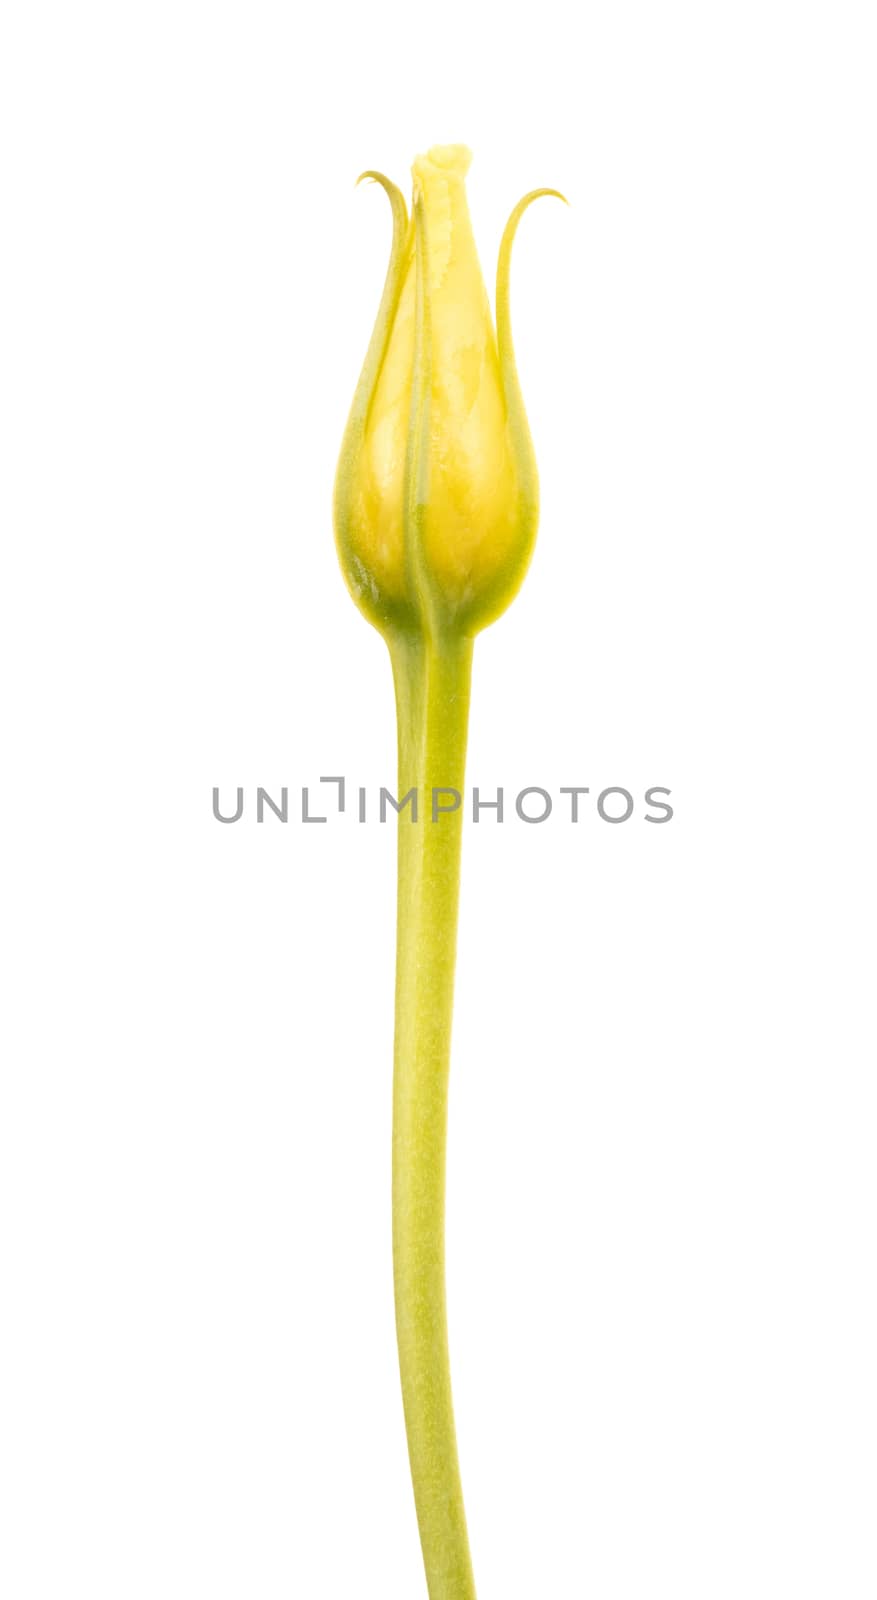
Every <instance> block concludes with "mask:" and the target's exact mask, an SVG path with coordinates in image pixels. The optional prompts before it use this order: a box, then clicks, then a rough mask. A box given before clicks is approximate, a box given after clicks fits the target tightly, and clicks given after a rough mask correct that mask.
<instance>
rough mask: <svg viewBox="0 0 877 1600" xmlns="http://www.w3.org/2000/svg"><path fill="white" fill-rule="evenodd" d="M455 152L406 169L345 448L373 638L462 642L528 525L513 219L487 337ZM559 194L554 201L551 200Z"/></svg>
mask: <svg viewBox="0 0 877 1600" xmlns="http://www.w3.org/2000/svg"><path fill="white" fill-rule="evenodd" d="M470 160H471V157H470V154H469V151H468V150H467V149H465V147H464V146H462V145H448V146H436V147H434V148H433V149H431V150H430V151H429V152H428V154H427V155H425V156H419V157H418V158H417V160H416V161H415V162H414V166H413V169H412V170H413V175H414V199H413V215H412V217H411V219H410V220H409V218H408V213H407V210H406V206H405V202H404V200H403V198H402V195H401V194H400V192H399V190H398V189H397V188H396V187H395V186H394V185H393V184H391V183H390V182H389V180H388V179H386V178H385V177H383V176H382V175H381V174H380V173H375V172H370V173H365V174H363V176H364V177H370V178H373V179H374V180H375V181H376V182H378V183H380V184H381V185H382V187H383V188H384V189H385V191H386V193H387V194H388V196H389V198H390V202H391V205H392V209H393V221H394V230H393V247H392V252H391V257H390V265H389V269H388V272H387V279H386V284H385V287H384V295H383V299H382V302H381V306H380V310H379V313H378V319H377V323H376V325H375V330H374V333H373V335H372V341H371V344H370V346H369V351H368V354H367V356H366V361H365V365H364V367H363V371H362V376H361V378H360V381H359V386H358V388H357V392H356V395H355V398H354V402H353V407H352V410H351V414H350V419H349V421H348V425H347V430H346V433H345V436H344V441H343V445H342V450H341V458H340V461H339V465H338V474H337V478H336V484H335V533H336V541H337V545H338V552H339V558H340V561H341V566H342V569H343V572H344V575H345V578H346V579H347V583H348V586H349V588H350V590H351V593H352V594H353V597H354V599H355V600H356V602H357V604H358V605H359V606H360V609H361V610H362V611H363V612H364V613H365V615H366V616H367V617H368V619H369V621H371V622H373V623H374V625H375V626H376V627H378V628H379V629H380V630H381V631H382V632H384V633H386V632H388V631H392V630H393V629H394V628H398V627H402V628H419V629H421V630H423V631H425V632H428V633H430V634H441V633H447V632H454V633H458V634H461V635H472V634H474V633H476V632H477V631H478V629H479V628H482V627H484V626H485V624H486V623H488V622H491V621H493V620H494V618H495V617H496V616H498V615H499V614H500V612H501V611H503V610H504V609H505V607H506V606H507V605H508V604H509V602H510V601H511V600H512V598H513V597H514V595H515V593H516V592H517V589H518V587H519V586H520V583H521V581H522V579H523V577H524V574H525V572H526V569H527V566H528V563H529V559H530V555H531V553H532V548H533V542H534V539H535V535H536V526H537V521H538V507H539V491H538V477H537V472H536V462H535V458H534V455H533V447H532V443H531V440H530V432H529V428H528V426H527V418H526V413H525V411H524V405H523V400H522V397H521V392H520V386H519V383H518V377H517V371H516V368H515V360H514V352H513V348H512V340H511V327H510V319H509V295H508V284H509V264H510V257H511V247H512V240H513V238H514V234H515V230H516V228H517V224H518V221H519V220H520V217H521V215H522V214H523V212H524V210H525V209H526V207H527V206H528V205H529V204H530V202H531V201H532V200H534V199H535V198H536V197H537V195H539V194H556V192H557V191H556V190H546V189H540V190H536V191H534V192H533V193H532V194H529V195H527V196H526V197H525V198H524V199H523V200H522V201H521V202H520V204H519V205H518V206H517V207H516V208H515V210H514V212H513V213H512V216H511V218H510V219H509V223H508V226H507V227H506V230H505V234H504V236H503V240H502V245H501V248H500V254H499V266H498V271H497V296H496V312H497V329H496V331H494V325H493V320H492V317H491V313H490V306H489V303H488V299H487V292H486V289H485V286H484V281H483V278H482V275H481V269H480V266H479V263H478V255H477V252H476V248H475V240H474V237H473V234H472V225H471V222H470V220H469V208H468V205H467V200H466V186H465V179H466V173H467V171H468V168H469V163H470ZM560 198H562V196H561V197H560Z"/></svg>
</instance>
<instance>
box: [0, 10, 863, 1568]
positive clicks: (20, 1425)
mask: <svg viewBox="0 0 877 1600" xmlns="http://www.w3.org/2000/svg"><path fill="white" fill-rule="evenodd" d="M872 23H873V11H872V8H871V7H870V6H868V5H865V4H861V5H853V4H842V3H841V4H838V3H832V4H827V3H826V4H807V3H804V4H802V3H796V4H791V3H787V4H781V3H778V0H773V3H771V0H768V3H764V0H760V3H757V4H756V3H746V0H743V3H739V4H735V5H725V4H695V3H690V4H679V3H671V4H666V5H660V6H657V5H649V4H645V3H639V4H609V3H604V4H595V5H589V4H585V5H584V6H582V7H580V8H577V9H576V8H573V7H571V6H570V7H567V6H565V5H559V4H556V3H554V0H547V3H545V0H543V3H541V4H539V5H538V6H532V7H524V6H498V5H496V6H487V7H479V6H478V5H477V4H465V5H460V4H454V3H449V4H447V5H444V6H442V7H431V8H428V9H426V8H413V7H411V6H409V5H408V4H401V3H399V4H396V3H394V4H386V3H383V0H379V3H378V4H377V5H376V6H374V7H365V6H363V7H360V8H358V9H357V10H356V11H353V10H351V11H350V12H349V13H347V12H345V11H342V10H340V9H338V8H336V7H330V8H327V9H324V10H321V11H318V9H317V8H316V7H312V6H309V7H307V8H304V9H297V8H295V7H293V6H291V5H288V4H259V3H253V4H248V5H246V6H245V5H236V6H235V5H228V4H211V5H207V4H196V3H192V0H182V3H181V0H176V3H174V4H167V3H165V4H162V3H154V4H151V5H148V6H147V5H136V4H135V5H132V4H127V5H125V4H121V5H120V4H115V5H113V4H104V5H96V4H79V5H75V6H70V5H61V4H56V5H46V4H39V3H37V4H24V3H21V4H17V5H16V4H15V3H13V4H12V5H11V6H9V7H7V8H6V10H5V20H4V24H3V34H4V37H3V40H2V49H0V59H2V69H0V70H2V78H3V82H2V86H0V118H2V129H0V161H2V169H3V176H2V194H0V217H2V227H3V231H4V234H5V244H4V246H3V251H2V260H0V273H2V294H0V318H2V351H0V384H2V404H3V416H2V454H3V474H2V521H3V536H4V556H3V569H4V576H3V580H2V597H0V605H2V638H0V644H2V650H3V655H4V664H3V667H2V683H3V695H4V711H3V719H4V720H3V732H2V753H3V758H4V767H5V777H4V780H3V787H2V813H3V814H2V844H3V853H4V857H5V868H4V882H5V890H4V897H3V898H4V912H3V915H4V922H5V929H6V934H7V937H8V947H7V953H6V955H5V959H4V969H3V970H4V980H5V985H4V986H5V989H6V995H7V998H6V1000H5V1002H4V1007H3V1033H4V1036H5V1037H4V1049H3V1079H2V1085H3V1087H2V1097H3V1100H2V1116H0V1142H2V1150H0V1185H2V1262H0V1292H2V1299H3V1311H2V1322H0V1344H2V1351H0V1386H2V1416H0V1438H2V1444H0V1452H2V1472H3V1477H4V1483H3V1489H2V1504H3V1521H4V1524H5V1526H4V1533H3V1538H2V1543H0V1589H2V1592H3V1594H4V1596H7V1597H8V1600H31V1597H39V1600H68V1597H71V1596H73V1597H78V1596H80V1595H81V1596H88V1597H89V1600H129V1597H130V1600H139V1597H144V1600H147V1597H148V1600H157V1597H159V1596H160V1597H161V1600H200V1597H204V1600H244V1597H247V1600H249V1597H251V1596H258V1597H259V1600H280V1597H290V1596H295V1597H299V1596H301V1597H307V1600H335V1597H341V1596H346V1595H353V1594H355V1595H358V1596H360V1595H361V1596H365V1597H372V1596H374V1597H376V1600H413V1597H415V1596H419V1595H421V1594H423V1593H424V1585H423V1579H422V1574H421V1568H420V1555H419V1548H418V1544H417V1536H416V1528H415V1522H414V1515H413V1507H412V1503H411V1495H410V1488H409V1483H408V1476H407V1461H406V1457H405V1446H404V1435H403V1427H402V1418H401V1403H400V1400H399V1395H398V1384H397V1375H396V1368H395V1348H394V1331H393V1318H392V1284H391V1260H390V1214H389V1153H390V1152H389V1138H390V1061H391V1026H392V1016H391V1008H392V942H393V892H394V891H393V872H394V845H393V832H392V828H391V827H390V826H387V827H385V828H383V829H382V828H381V827H380V826H379V825H378V823H377V822H372V823H369V824H368V825H366V826H362V827H360V826H358V825H357V823H356V820H355V814H351V813H348V814H347V815H346V816H345V818H343V819H336V820H335V821H334V822H333V823H331V824H329V825H326V826H322V827H303V826H302V825H301V823H300V821H298V820H291V821H290V822H289V824H288V825H287V826H286V827H285V828H284V827H283V826H282V825H281V824H279V823H278V822H277V821H276V819H274V818H271V817H270V816H269V819H268V821H267V822H266V823H265V824H264V825H263V826H261V827H259V826H257V824H256V822H255V816H254V809H253V796H254V792H255V787H256V785H258V784H262V785H265V786H266V787H268V788H269V790H270V791H271V792H272V793H274V792H276V791H277V790H278V789H279V787H280V786H281V785H288V786H289V788H290V790H291V796H292V799H293V802H294V801H295V799H296V797H297V793H298V789H299V788H300V787H301V785H303V784H310V785H312V786H314V787H316V786H317V784H318V779H319V777H320V776H321V775H323V774H326V773H338V772H343V773H345V774H346V775H347V776H348V779H349V781H350V783H351V784H352V785H356V784H360V783H361V784H364V785H366V786H367V787H368V788H369V789H370V791H371V792H373V793H374V792H376V789H377V786H378V785H379V784H381V783H388V784H392V781H393V776H394V774H393V759H394V743H393V740H394V735H393V711H392V697H391V687H390V678H389V670H388V666H387V662H386V659H385V653H384V648H383V645H382V643H381V641H380V640H379V638H378V637H377V635H376V634H374V633H373V632H372V631H371V630H370V629H369V628H368V627H367V626H366V624H365V623H364V622H363V621H362V619H361V618H360V617H359V615H358V614H357V613H356V611H355V609H354V607H353V606H352V604H351V602H350V600H349V599H348V597H347V595H346V593H345V590H344V587H343V584H342V580H341V577H340V575H339V572H338V570H337V566H336V561H335V555H334V549H333V542H332V532H331V521H330V496H331V483H332V475H333V471H334V464H335V457H336V453H337V449H338V444H339V441H340V436H341V431H342V428H343V424H344V421H345V417H346V412H347V407H348V404H349V401H350V397H351V395H352V391H353V386H354V383H355V380H356V377H357V374H358V370H359V365H360V361H361V359H362V356H363V354H364V350H365V346H366V343H367V340H368V337H369V334H370V331H371V326H372V321H373V318H374V313H375V310H376V306H377V300H378V297H379V293H380V287H381V283H382V280H383V273H384V269H385V263H386V255H387V249H388V243H389V214H388V211H387V207H386V203H385V201H384V199H383V196H381V195H380V194H379V192H378V191H377V190H370V189H368V188H365V187H363V188H361V189H359V190H356V189H355V188H354V185H353V180H354V179H355V177H356V175H357V173H358V172H359V171H360V170H361V169H362V168H363V167H367V166H379V167H382V168H384V169H385V170H387V171H388V172H389V173H391V174H392V175H394V176H395V177H396V179H397V181H399V182H402V183H406V182H407V178H406V174H407V170H408V166H409V163H410V160H411V158H412V157H413V155H414V154H415V153H416V152H417V151H418V150H422V149H424V148H426V146H428V145H429V144H431V143H433V142H437V141H438V142H445V141H454V140H463V141H465V142H467V143H469V144H470V145H471V146H472V147H473V148H474V151H475V162H474V165H473V169H472V174H471V179H470V185H469V189H470V201H471V207H472V213H473V219H474V224H475V228H476V233H477V237H478V239H479V242H480V248H481V253H482V260H483V264H484V268H485V275H486V277H487V278H488V281H490V279H491V278H492V273H493V269H494V262H495V255H496V249H497V245H498V241H499V236H500V232H501V228H502V225H503V223H504V221H505V217H506V215H507V213H508V211H509V210H510V209H511V207H512V205H513V204H514V202H515V201H516V200H517V199H518V197H519V196H520V195H521V194H522V193H524V191H526V190H527V189H529V188H531V187H533V186H536V185H541V184H549V185H555V186H557V187H559V188H561V189H563V190H564V191H565V192H566V193H567V194H568V196H569V198H570V200H571V202H572V204H571V208H570V209H569V210H568V211H565V210H564V208H563V207H561V206H559V205H557V204H556V203H553V202H551V203H549V202H547V201H546V202H543V203H542V204H541V205H540V206H539V207H537V208H535V209H534V210H533V211H532V212H530V213H529V214H528V216H527V218H526V219H525V222H524V224H523V225H522V228H521V232H520V235H519V243H518V247H517V253H516V259H515V266H514V282H513V309H514V316H515V328H516V337H517V345H518V355H519V364H520V369H521V375H522V381H523V387H524V393H525V397H526V400H527V403H528V408H529V412H530V419H531V424H532V428H533V433H534V437H535V441H536V446H537V452H538V457H539V462H540V468H541V474H542V484H543V516H542V525H541V531H540V538H539V544H538V549H537V554H536V558H535V560H534V564H533V567H532V570H531V573H530V575H529V578H528V580H527V583H526V585H525V587H524V589H523V592H522V594H521V596H520V598H519V600H518V601H517V602H516V604H515V606H514V607H513V609H512V611H511V612H510V613H509V614H508V616H507V617H506V618H505V619H504V620H503V621H502V622H501V623H500V624H498V625H497V626H496V627H495V628H494V629H493V630H491V631H490V632H489V633H488V634H486V635H485V636H484V637H483V638H482V640H481V641H480V642H479V644H478V646H477V650H476V661H475V680H474V698H473V718H472V729H471V742H470V767H469V776H470V780H471V782H473V783H479V784H480V785H481V786H482V787H484V788H490V787H493V786H495V785H497V784H502V785H503V786H504V787H505V788H506V791H507V795H509V796H511V797H513V796H514V794H515V793H516V792H517V790H518V789H519V788H520V787H521V786H523V785H524V784H541V785H543V786H544V787H546V788H548V789H549V790H551V791H553V792H554V793H556V792H557V790H558V788H559V786H560V785H561V784H576V783H577V784H583V785H588V786H589V787H590V788H591V790H592V797H591V798H592V802H593V796H594V795H595V794H596V792H597V791H599V789H601V788H603V787H605V786H606V785H608V784H623V785H626V786H627V787H628V788H630V789H631V790H632V791H633V792H634V793H635V795H636V796H637V810H636V812H635V814H634V817H633V818H632V819H631V821H630V822H629V823H627V824H626V825H625V826H623V827H612V826H609V825H607V824H605V823H602V822H600V820H599V819H598V818H597V817H596V815H595V812H594V810H593V805H592V804H591V806H590V807H589V809H587V810H586V811H585V813H584V816H583V819H582V821H581V822H580V824H579V825H578V827H577V828H574V827H573V826H572V825H571V823H570V822H569V821H568V820H567V815H566V813H565V812H561V811H560V810H559V809H558V810H557V811H556V813H555V814H554V815H553V816H552V818H551V819H550V820H549V822H547V823H546V824H545V825H543V826H541V827H526V826H525V825H523V824H521V823H519V822H517V821H516V820H515V819H514V817H513V816H512V817H511V818H510V820H509V821H508V822H507V823H506V824H505V825H504V826H503V827H502V828H497V827H496V826H495V825H494V824H492V823H491V822H490V821H489V820H486V821H485V822H483V823H482V824H481V825H479V827H478V828H477V829H475V828H472V827H471V826H470V827H469V828H468V830H467V837H466V843H465V857H464V878H463V905H462V924H461V934H460V971H459V986H458V1003H457V1012H456V1020H455V1049H454V1062H453V1069H452V1094H451V1120H450V1154H449V1216H448V1250H449V1299H450V1316H451V1343H452V1359H453V1372H454V1381H455V1390H456V1400H457V1411H458V1425H459V1436H460V1448H461V1455H462V1462H463V1469H464V1482H465V1489H466V1498H467V1506H468V1512H469V1520H470V1527H471V1536H472V1546H473V1552H474V1558H475V1565H476V1572H477V1575H478V1583H479V1594H480V1595H482V1596H483V1597H484V1600H491V1597H495V1600H500V1597H502V1600H518V1597H520V1600H534V1597H542V1596H545V1597H551V1600H567V1597H569V1600H653V1597H665V1596H666V1597H668V1600H669V1597H672V1600H719V1597H729V1600H731V1597H733V1600H739V1597H741V1596H746V1597H747V1600H776V1597H786V1596H789V1597H794V1600H805V1597H806V1600H810V1597H813V1600H835V1597H838V1596H842V1597H843V1600H865V1597H869V1600H872V1597H873V1595H874V1594H875V1592H877V1536H875V1491H877V1460H875V1458H877V1447H875V1438H877V1381H875V1350H877V1300H875V1218H877V1162H875V1135H877V1127H875V1121H877V1091H875V1078H874V1074H875V1064H877V1053H875V1048H874V1045H875V1029H874V958H875V949H874V937H873V932H874V904H875V871H874V868H875V856H874V808H875V803H877V802H875V776H877V775H875V771H874V763H873V746H874V720H875V719H874V690H875V683H877V676H875V661H874V649H873V642H874V587H873V582H874V567H873V548H874V539H875V499H877V493H875V459H874V447H875V423H877V414H875V413H877V403H875V372H877V321H875V305H877V293H875V285H877V235H875V220H874V177H875V173H874V159H873V157H874V151H875V149H877V126H875V123H877V116H875V95H874V82H875V50H874V38H873V36H872V34H871V32H870V26H869V25H870V24H872ZM214 784H218V785H222V786H223V792H224V794H225V795H228V796H229V797H231V794H232V791H233V787H234V786H237V785H238V784H241V785H243V786H244V787H245V789H246V796H247V811H246V813H245V817H244V819H243V820H242V821H241V823H240V824H239V825H237V826H235V827H221V826H219V825H218V824H217V823H216V822H214V821H213V819H212V816H211V789H212V787H213V785H214ZM650 784H663V785H667V786H669V787H670V788H671V789H672V791H673V803H674V805H675V807H676V813H675V816H674V818H673V821H672V823H671V824H670V825H669V826H664V827H657V828H656V827H651V826H647V825H646V824H645V823H644V821H643V807H642V804H641V800H640V796H641V795H642V792H643V790H644V789H645V788H646V787H647V786H648V785H650ZM566 804H567V802H564V806H565V805H566Z"/></svg>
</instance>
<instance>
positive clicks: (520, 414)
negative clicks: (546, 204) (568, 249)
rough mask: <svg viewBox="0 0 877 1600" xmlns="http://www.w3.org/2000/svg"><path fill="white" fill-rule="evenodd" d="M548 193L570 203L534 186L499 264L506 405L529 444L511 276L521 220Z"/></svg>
mask: <svg viewBox="0 0 877 1600" xmlns="http://www.w3.org/2000/svg"><path fill="white" fill-rule="evenodd" d="M544 195H550V196H551V197H552V198H553V199H555V200H562V201H563V203H564V205H565V206H568V205H569V201H568V200H567V198H566V195H565V194H561V192H560V190H559V189H531V190H530V193H529V194H525V195H524V197H523V199H522V200H519V201H518V203H517V205H516V206H515V209H514V211H513V212H512V214H511V216H510V217H509V220H508V222H507V223H506V225H505V231H504V233H503V236H502V242H501V244H500V247H499V260H498V262H497V267H496V343H497V350H498V353H499V364H500V371H501V373H502V382H503V389H504V391H505V398H506V406H507V408H508V415H509V425H510V426H511V427H512V429H513V430H518V429H519V428H523V433H524V436H525V438H526V441H527V442H528V443H529V429H528V427H527V416H526V412H525V410H524V398H523V395H522V394H521V385H520V381H519V379H518V369H517V365H516V363H515V347H514V344H513V342H512V318H511V308H510V304H509V281H510V278H511V266H512V245H513V244H514V242H515V234H516V233H517V231H518V223H519V222H520V220H521V218H522V216H523V215H524V212H525V211H526V210H527V209H528V207H530V206H531V205H532V204H533V201H534V200H541V199H542V197H543V196H544ZM533 470H534V471H535V462H533Z"/></svg>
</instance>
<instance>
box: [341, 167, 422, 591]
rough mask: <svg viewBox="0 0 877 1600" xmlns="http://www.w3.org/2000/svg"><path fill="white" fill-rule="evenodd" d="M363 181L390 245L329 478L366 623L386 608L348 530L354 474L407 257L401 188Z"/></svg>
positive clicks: (364, 176) (365, 177)
mask: <svg viewBox="0 0 877 1600" xmlns="http://www.w3.org/2000/svg"><path fill="white" fill-rule="evenodd" d="M366 181H368V182H371V183H377V184H379V185H380V187H381V188H382V189H383V191H384V193H385V194H386V196H387V198H388V200H389V202H390V207H391V210H392V213H393V242H392V245H391V247H390V260H389V264H388V266H387V275H386V278H385V280H384V289H383V294H382V296H381V303H380V306H379V307H378V315H377V319H376V321H375V325H374V330H373V332H372V336H371V340H370V342H369V347H368V350H367V352H366V357H365V361H364V362H363V366H362V371H361V373H360V376H359V382H358V384H357V386H356V391H355V393H354V396H353V404H352V406H351V408H350V414H349V416H348V419H347V426H346V428H345V430H344V437H343V440H342V443H341V454H340V457H339V460H338V470H337V473H336V476H335V496H334V508H335V518H334V520H335V539H336V544H337V547H338V556H339V560H340V563H341V568H342V571H343V572H344V576H345V578H346V579H347V584H348V587H349V589H350V591H351V594H352V595H353V598H354V600H355V601H356V603H357V605H358V606H359V607H360V609H361V610H362V611H363V612H364V613H365V615H366V616H367V617H368V618H369V620H370V621H372V622H375V623H378V622H379V621H380V619H381V617H382V615H383V612H384V609H385V606H386V596H385V595H384V594H383V593H382V592H381V585H380V583H379V581H378V579H377V577H376V575H375V573H374V572H372V571H370V570H369V567H368V564H367V563H365V562H364V561H363V559H362V552H361V551H360V550H359V549H358V540H357V538H356V532H355V526H354V524H355V514H356V509H357V505H358V500H359V493H358V485H357V471H358V466H359V462H360V458H361V453H362V448H363V441H364V439H365V433H366V428H367V425H368V417H369V411H370V409H371V406H372V402H373V400H374V395H375V390H376V388H377V383H378V379H379V377H380V372H381V367H382V365H383V361H384V357H385V355H386V351H387V345H388V344H389V340H390V333H391V330H392V327H393V319H394V317H395V314H396V307H397V305H398V302H399V293H400V290H401V287H402V283H403V280H404V277H405V264H406V258H407V254H408V248H407V247H408V208H407V206H406V204H405V198H404V196H403V194H402V192H401V190H400V189H398V188H397V187H396V185H395V183H393V182H392V181H391V180H390V179H389V178H387V177H385V175H384V173H382V172H377V171H374V170H373V169H371V168H370V169H368V170H367V171H366V172H361V173H360V175H359V177H358V178H357V180H356V182H357V184H360V183H363V182H366Z"/></svg>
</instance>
